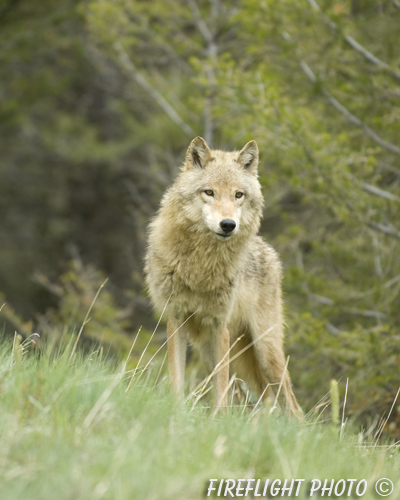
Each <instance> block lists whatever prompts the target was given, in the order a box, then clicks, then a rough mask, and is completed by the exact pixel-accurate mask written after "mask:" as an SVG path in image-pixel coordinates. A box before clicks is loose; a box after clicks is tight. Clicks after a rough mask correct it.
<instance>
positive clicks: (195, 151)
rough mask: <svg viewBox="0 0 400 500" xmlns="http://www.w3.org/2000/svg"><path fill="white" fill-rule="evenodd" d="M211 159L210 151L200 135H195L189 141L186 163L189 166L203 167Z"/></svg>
mask: <svg viewBox="0 0 400 500" xmlns="http://www.w3.org/2000/svg"><path fill="white" fill-rule="evenodd" d="M209 160H211V151H210V148H209V147H208V146H207V143H206V141H205V140H204V139H203V138H202V137H196V138H195V139H193V141H192V142H191V143H190V145H189V147H188V150H187V153H186V165H187V166H188V167H189V168H190V167H200V168H204V167H205V166H206V164H207V162H208V161H209Z"/></svg>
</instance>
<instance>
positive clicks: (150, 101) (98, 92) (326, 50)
mask: <svg viewBox="0 0 400 500" xmlns="http://www.w3.org/2000/svg"><path fill="white" fill-rule="evenodd" d="M0 25H1V34H2V35H1V41H0V68H1V78H0V101H1V107H0V307H1V306H2V304H4V303H5V305H4V306H3V308H2V310H1V313H0V328H1V329H3V330H4V332H5V334H7V335H14V332H15V331H17V332H18V333H20V334H22V335H23V336H24V337H26V336H29V335H30V334H31V333H32V332H38V333H39V334H40V335H41V338H46V337H49V336H53V337H54V336H62V335H65V334H66V333H67V334H69V335H71V334H72V333H73V332H74V331H75V332H76V331H77V330H78V329H79V327H80V325H81V324H82V321H83V319H84V317H85V314H86V313H87V311H88V308H89V306H90V304H91V302H92V300H93V298H94V296H95V294H96V292H97V291H98V290H99V287H100V286H101V285H102V284H103V283H104V281H105V279H106V278H107V277H108V278H109V280H108V281H107V283H106V284H105V286H104V288H103V289H102V290H101V292H100V294H99V296H98V299H97V301H96V303H95V305H94V307H93V310H92V312H91V315H90V316H91V320H90V322H89V323H88V324H87V325H85V328H84V331H83V345H85V342H93V341H96V342H102V343H103V344H104V345H106V346H108V347H107V348H108V349H109V350H110V351H111V352H115V353H125V352H127V351H128V350H129V348H130V346H131V344H132V340H133V337H134V335H135V334H136V332H137V330H138V328H139V327H140V326H143V328H142V331H141V334H140V337H139V338H140V340H139V341H138V343H137V346H135V351H134V356H135V355H136V356H138V355H139V354H140V352H141V350H140V349H142V347H143V345H145V344H146V342H147V341H148V339H149V336H150V334H151V332H152V330H153V328H154V326H155V324H156V320H157V318H155V317H154V315H153V313H152V310H151V307H150V304H149V301H148V299H147V297H146V293H145V291H144V284H143V272H142V268H143V254H144V250H145V245H146V240H145V235H146V225H147V223H148V221H149V219H150V217H151V216H152V215H153V214H154V213H155V211H156V210H157V207H158V203H159V200H160V197H161V195H162V193H163V192H164V190H165V189H166V188H167V186H168V185H170V184H171V182H172V181H173V179H174V177H175V176H176V174H177V172H178V169H179V166H180V164H181V163H182V160H183V158H184V154H185V150H186V148H187V146H188V144H189V142H190V141H191V139H193V137H195V136H196V135H201V136H203V137H204V138H205V139H206V140H207V142H208V143H209V144H210V145H211V146H213V147H215V148H221V149H228V150H230V149H240V148H241V147H242V146H243V145H244V144H245V143H246V142H247V141H249V140H251V139H255V140H256V141H257V143H258V145H259V148H260V154H261V164H260V180H261V183H262V185H263V190H264V195H265V200H266V205H265V213H264V221H263V225H262V229H261V232H262V234H263V236H264V237H265V238H266V240H267V241H268V242H270V243H271V244H272V245H273V246H274V247H275V248H276V249H277V250H278V251H279V253H280V255H281V258H282V260H283V263H284V268H285V279H284V293H285V303H286V318H287V325H288V328H287V341H286V352H287V354H289V355H290V371H291V374H292V379H293V384H294V391H295V393H296V395H297V396H298V399H299V402H300V404H301V405H302V406H303V407H304V408H305V409H307V408H310V407H312V406H313V405H315V404H316V403H317V401H318V400H319V399H320V398H321V397H322V396H323V395H324V394H325V393H326V392H327V390H328V388H329V380H330V379H331V378H336V379H339V380H340V381H341V382H340V384H341V386H344V385H345V382H346V379H347V378H348V379H349V391H348V402H347V409H348V411H349V412H350V413H351V414H353V415H358V416H360V418H362V419H363V420H364V421H365V422H366V424H367V425H369V423H370V422H371V421H373V419H375V418H376V415H381V414H382V411H383V410H384V409H388V408H389V407H390V405H391V403H392V401H393V399H394V396H395V394H396V392H397V389H398V386H399V379H400V377H399V363H400V334H399V333H400V332H399V327H400V296H399V291H400V255H399V242H400V241H399V240H400V185H399V182H400V141H399V138H400V3H399V1H398V0H301V1H299V0H280V1H279V2H277V1H274V0H242V1H239V0H237V1H236V0H233V1H229V2H228V1H222V0H175V1H168V0H164V1H158V0H143V1H140V0H123V1H122V0H113V1H111V0H93V1H83V0H57V1H55V0H41V1H36V0H29V1H28V0H0ZM164 339H165V332H164V327H160V328H159V330H158V332H157V334H156V337H155V339H154V348H153V349H152V348H151V349H150V351H149V352H155V350H156V348H157V347H158V346H159V345H160V344H161V343H162V342H163V341H164ZM161 356H162V355H161ZM399 427H400V413H399V412H397V411H396V408H395V410H394V411H393V414H392V416H391V420H390V427H389V428H390V430H391V431H392V432H393V433H396V432H397V433H398V431H399Z"/></svg>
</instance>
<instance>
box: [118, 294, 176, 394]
mask: <svg viewBox="0 0 400 500" xmlns="http://www.w3.org/2000/svg"><path fill="white" fill-rule="evenodd" d="M173 293H174V291H173V290H172V292H171V294H170V296H169V297H168V300H167V302H166V303H165V306H164V309H163V310H162V312H161V315H160V317H159V319H158V321H157V324H156V327H155V328H154V330H153V333H152V334H151V336H150V338H149V341H148V342H147V344H146V347H145V348H144V350H143V352H142V354H141V355H140V358H139V361H138V362H137V365H136V368H135V369H134V370H133V372H132V376H131V379H130V381H129V384H128V387H127V388H126V391H125V392H128V391H129V389H130V387H131V385H132V383H133V379H134V377H135V375H136V372H137V370H138V368H139V365H140V362H141V361H142V359H143V356H144V354H145V352H146V351H147V348H148V347H149V345H150V342H151V341H152V340H153V337H154V334H155V333H156V331H157V328H158V326H159V324H160V323H161V319H162V317H163V315H164V312H165V309H166V308H167V306H168V304H169V301H170V300H171V297H172V294H173Z"/></svg>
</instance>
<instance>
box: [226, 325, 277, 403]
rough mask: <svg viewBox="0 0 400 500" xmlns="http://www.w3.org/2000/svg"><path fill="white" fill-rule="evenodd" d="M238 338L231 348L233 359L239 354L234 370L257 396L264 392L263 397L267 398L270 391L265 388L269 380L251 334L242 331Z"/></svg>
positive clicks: (234, 363)
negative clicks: (259, 360)
mask: <svg viewBox="0 0 400 500" xmlns="http://www.w3.org/2000/svg"><path fill="white" fill-rule="evenodd" d="M238 339H239V340H237V342H236V343H235V344H234V346H233V347H232V350H231V357H232V359H233V358H235V356H237V357H236V359H234V361H233V362H232V366H233V370H234V371H235V372H236V374H237V375H238V377H239V378H240V379H242V380H243V381H244V382H245V383H246V385H247V386H248V388H249V389H250V390H251V391H252V392H254V393H255V394H256V395H257V397H260V396H261V395H262V394H263V399H265V398H266V397H267V396H268V392H269V391H268V390H267V391H266V390H265V388H266V387H267V385H268V381H267V379H266V378H265V376H264V374H263V373H262V371H261V369H260V365H259V363H258V360H257V358H256V356H255V353H254V347H253V346H252V345H250V344H251V342H252V338H251V335H250V333H249V332H245V333H243V332H242V333H241V334H240V335H239V337H238Z"/></svg>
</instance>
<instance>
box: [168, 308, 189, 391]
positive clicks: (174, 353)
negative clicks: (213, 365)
mask: <svg viewBox="0 0 400 500" xmlns="http://www.w3.org/2000/svg"><path fill="white" fill-rule="evenodd" d="M179 326H180V325H178V322H177V321H176V320H175V318H172V317H170V318H169V319H168V323H167V349H168V369H169V381H170V384H171V389H172V390H173V392H175V394H176V395H177V396H178V397H179V398H181V399H183V396H184V382H185V365H186V346H187V338H186V333H185V332H184V331H182V330H181V329H179Z"/></svg>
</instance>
